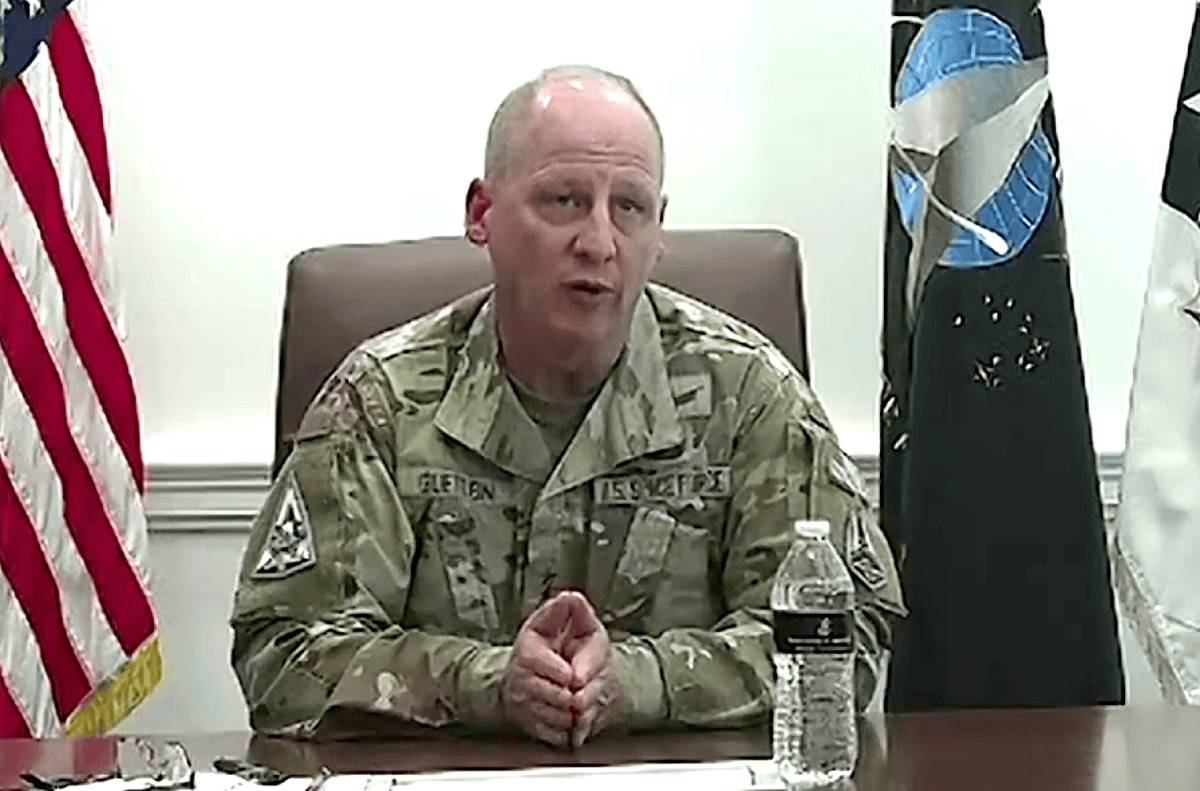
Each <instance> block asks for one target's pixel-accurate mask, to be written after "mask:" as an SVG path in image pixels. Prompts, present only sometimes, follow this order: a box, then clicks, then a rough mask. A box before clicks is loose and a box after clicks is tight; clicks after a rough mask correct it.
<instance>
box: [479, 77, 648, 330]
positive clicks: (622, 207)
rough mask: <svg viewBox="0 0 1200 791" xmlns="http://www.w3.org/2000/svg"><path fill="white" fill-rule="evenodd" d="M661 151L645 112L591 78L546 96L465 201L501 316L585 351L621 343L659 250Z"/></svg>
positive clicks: (550, 89) (548, 90) (556, 87)
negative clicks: (496, 173) (501, 168)
mask: <svg viewBox="0 0 1200 791" xmlns="http://www.w3.org/2000/svg"><path fill="white" fill-rule="evenodd" d="M658 158H659V157H658V142H657V138H656V136H655V134H654V130H653V127H652V126H651V124H650V121H649V119H648V118H647V117H646V114H645V113H644V112H643V111H642V109H641V108H640V107H639V106H638V105H637V103H636V102H634V100H633V99H632V98H630V97H629V96H628V95H626V94H625V93H623V92H621V91H619V90H617V89H615V88H613V87H611V86H608V85H606V84H604V83H602V82H598V81H594V80H588V79H569V80H563V81H559V82H554V83H551V84H549V85H547V86H545V87H544V88H543V89H542V90H541V91H540V92H539V93H538V95H537V96H536V98H535V99H534V103H533V108H532V110H531V111H530V115H529V117H528V118H527V120H526V122H525V123H524V124H520V125H518V126H517V128H516V129H515V130H514V132H513V135H512V143H511V148H510V154H509V161H508V167H507V168H506V169H505V172H504V173H503V174H502V176H501V177H499V178H494V179H491V180H489V181H487V182H483V183H482V184H479V185H477V189H475V190H474V192H473V193H472V194H473V196H474V197H473V198H472V200H471V202H470V205H469V206H468V227H469V229H470V230H471V235H472V238H474V239H476V241H480V242H484V243H486V245H487V248H488V253H489V255H490V256H491V260H492V268H493V274H494V277H495V283H496V300H497V306H498V311H499V315H500V317H501V321H505V320H506V319H505V317H506V316H517V317H519V319H518V320H519V321H521V322H524V323H526V325H527V326H529V325H533V326H538V325H540V326H541V328H542V329H543V330H544V332H545V333H547V335H546V336H545V337H546V339H547V340H548V341H553V340H557V341H560V342H561V341H563V340H566V341H570V342H574V343H577V344H579V345H580V348H581V349H588V348H600V347H601V346H602V345H606V344H602V343H601V342H602V341H603V340H606V339H607V340H608V341H610V342H612V341H613V340H615V339H619V342H622V343H623V342H624V340H625V338H626V337H627V335H628V332H629V324H630V319H631V316H632V314H633V309H634V306H635V305H636V302H637V298H638V295H639V294H640V293H641V290H642V287H643V286H644V285H645V283H646V279H647V278H648V277H649V275H650V270H651V268H652V267H653V265H654V263H655V262H656V261H657V260H658V257H659V256H660V254H661V252H662V231H661V224H660V220H661V212H662V200H661V198H660V196H659V189H658V188H659V167H660V165H659V161H658ZM509 320H511V319H509ZM533 337H540V336H538V335H536V334H535V335H534V336H533Z"/></svg>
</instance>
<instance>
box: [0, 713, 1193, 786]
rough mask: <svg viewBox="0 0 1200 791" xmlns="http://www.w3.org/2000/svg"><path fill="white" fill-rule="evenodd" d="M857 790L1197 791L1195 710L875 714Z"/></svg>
mask: <svg viewBox="0 0 1200 791" xmlns="http://www.w3.org/2000/svg"><path fill="white" fill-rule="evenodd" d="M859 730H860V739H861V746H860V756H861V757H860V762H859V766H858V769H857V771H856V772H855V787H856V789H857V791H876V790H877V789H888V790H889V791H900V790H901V789H905V790H907V789H912V791H941V790H943V789H944V790H945V791H968V790H969V791H991V789H996V790H997V791H999V790H1000V789H1003V791H1040V790H1041V789H1047V790H1048V791H1049V790H1051V789H1052V790H1053V791H1116V790H1117V789H1138V791H1142V789H1149V791H1184V790H1185V789H1186V791H1197V789H1200V707H1196V708H1189V707H1167V706H1155V707H1145V708H1143V707H1113V708H1089V709H1058V710H1007V711H963V712H943V713H936V714H906V715H899V716H886V717H885V716H882V715H874V716H871V717H868V718H866V719H865V720H863V721H862V722H861V723H860V728H859ZM180 741H181V742H183V744H184V745H185V746H186V748H187V749H188V751H189V753H190V754H191V756H192V759H193V763H194V764H195V767H196V768H197V769H209V768H211V766H212V760H213V759H214V758H217V757H222V756H229V757H238V758H246V759H248V760H249V761H251V762H254V763H256V764H261V765H266V766H271V767H273V768H275V769H279V770H282V771H286V772H292V773H298V774H315V773H316V772H317V771H318V770H319V769H320V768H321V767H322V766H324V767H328V768H329V769H330V770H332V771H334V772H342V773H346V772H388V773H400V772H422V771H437V770H443V769H484V768H487V769H501V768H524V767H533V766H556V765H582V766H605V765H612V764H620V763H636V762H661V761H667V762H675V761H718V760H729V759H737V758H764V757H768V756H769V755H770V739H769V736H768V734H767V732H766V731H765V730H762V729H754V730H746V731H711V732H701V731H696V732H668V733H643V734H636V735H633V736H620V735H614V736H602V737H600V738H599V739H597V740H596V741H594V742H593V743H591V744H589V745H587V746H585V747H584V748H583V749H582V750H580V751H579V752H576V753H564V752H559V751H556V750H552V749H549V748H546V747H542V746H540V745H538V744H534V743H532V742H530V741H527V740H524V739H475V738H472V739H465V738H429V739H421V740H404V741H392V742H331V743H324V744H311V743H299V742H292V741H287V740H282V739H272V738H264V737H261V736H250V735H248V734H218V735H195V736H185V737H182V738H180ZM117 747H118V741H117V739H116V738H98V739H51V740H45V741H31V740H13V741H7V742H3V741H0V788H13V787H17V788H20V787H24V785H23V783H22V781H20V779H19V775H20V774H21V773H22V772H27V771H34V772H37V773H39V774H41V775H43V776H47V775H60V774H72V773H74V774H92V773H102V772H106V771H111V769H112V768H113V766H114V763H115V761H116V756H117Z"/></svg>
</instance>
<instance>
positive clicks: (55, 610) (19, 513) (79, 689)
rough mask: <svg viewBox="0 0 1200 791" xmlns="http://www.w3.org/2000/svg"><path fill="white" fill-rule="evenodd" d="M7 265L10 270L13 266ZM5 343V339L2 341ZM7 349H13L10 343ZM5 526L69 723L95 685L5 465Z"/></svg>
mask: <svg viewBox="0 0 1200 791" xmlns="http://www.w3.org/2000/svg"><path fill="white" fill-rule="evenodd" d="M3 266H5V267H7V264H4V265H3ZM4 296H5V297H7V296H8V295H7V294H5V295H4ZM0 305H4V306H5V307H6V308H7V307H8V302H7V300H6V299H3V298H0ZM6 312H7V311H6ZM3 342H4V339H3V338H2V337H0V343H3ZM4 345H5V346H6V347H7V345H8V344H7V343H4ZM6 350H7V349H6ZM0 525H4V529H3V530H0V572H3V574H4V576H5V577H7V578H8V584H9V586H10V587H12V590H13V594H15V595H16V597H17V601H18V602H20V604H21V609H22V610H24V611H25V618H26V620H28V621H29V628H31V629H32V630H33V634H34V637H35V638H36V639H37V643H38V650H39V651H40V652H41V655H42V665H43V666H44V667H45V668H46V675H47V676H49V678H50V691H51V693H52V694H53V695H54V708H55V710H56V711H57V712H58V718H59V719H60V720H63V721H65V720H66V719H67V717H69V716H70V715H71V712H72V711H74V710H75V707H76V706H77V705H79V702H80V701H81V700H83V699H84V697H85V696H86V695H87V694H88V691H89V690H90V689H91V682H90V681H89V680H88V677H87V673H86V672H85V671H84V669H83V663H82V662H81V661H80V659H79V655H78V654H77V653H76V652H75V646H74V645H73V644H72V643H71V638H70V637H69V636H68V635H67V626H66V623H64V621H63V609H62V598H61V597H60V596H59V594H58V582H57V581H56V580H55V579H54V572H53V571H51V570H50V564H49V563H48V562H46V556H45V555H44V554H43V553H42V545H41V543H40V542H39V541H38V537H37V531H36V530H35V529H34V527H33V523H32V522H30V521H29V514H27V513H25V506H24V505H22V503H21V499H20V496H19V495H18V494H17V490H16V489H14V488H13V485H12V481H11V480H10V479H9V477H8V470H6V469H4V468H3V467H0Z"/></svg>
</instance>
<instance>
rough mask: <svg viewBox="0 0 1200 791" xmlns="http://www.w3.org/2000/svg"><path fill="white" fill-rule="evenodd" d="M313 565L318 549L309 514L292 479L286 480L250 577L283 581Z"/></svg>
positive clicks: (315, 561) (315, 562)
mask: <svg viewBox="0 0 1200 791" xmlns="http://www.w3.org/2000/svg"><path fill="white" fill-rule="evenodd" d="M315 565H317V548H316V544H315V543H314V542H313V537H312V527H311V525H310V524H309V521H308V511H307V510H306V509H305V507H304V498H303V497H302V496H301V495H300V488H299V487H298V486H297V485H296V479H295V477H289V478H288V481H287V487H286V488H285V489H284V491H283V497H282V498H280V500H279V506H278V507H277V509H276V511H275V518H274V519H273V520H272V522H271V532H270V533H269V534H268V535H267V540H266V543H265V544H263V548H262V553H261V554H260V555H259V556H258V562H257V563H255V564H254V573H253V575H252V576H253V577H254V578H255V579H283V578H284V577H289V576H291V575H292V574H295V573H297V572H300V571H304V570H305V569H310V568H312V567H313V566H315Z"/></svg>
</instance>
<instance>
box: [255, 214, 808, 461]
mask: <svg viewBox="0 0 1200 791" xmlns="http://www.w3.org/2000/svg"><path fill="white" fill-rule="evenodd" d="M666 244H667V253H666V255H665V256H663V260H662V261H661V262H659V264H658V267H657V268H656V269H655V271H654V274H653V279H654V280H656V281H658V282H661V283H664V284H666V285H668V286H671V287H672V288H675V289H677V290H679V291H682V292H684V293H687V294H690V295H691V296H693V297H696V298H698V299H700V300H703V301H704V302H707V303H709V304H711V305H714V306H716V307H718V308H720V309H721V310H724V311H725V312H727V313H730V314H732V315H734V316H736V317H738V318H740V319H742V320H743V321H745V322H747V323H749V324H751V325H753V326H755V327H756V328H758V330H759V331H760V332H762V333H763V334H764V335H766V336H767V337H768V338H770V339H771V340H772V341H774V342H775V344H776V345H777V346H778V347H779V348H780V350H781V351H782V352H783V353H784V354H785V355H787V357H788V358H789V359H790V360H791V361H792V363H793V364H794V365H795V366H796V367H797V369H799V370H800V372H801V373H802V374H804V375H805V376H808V351H807V345H806V343H805V320H804V293H803V288H802V282H801V281H802V278H801V267H800V251H799V246H798V245H797V243H796V239H795V238H794V237H792V236H790V235H789V234H787V233H785V232H783V231H775V230H704V231H669V232H668V233H667V242H666ZM490 274H491V273H490V269H489V265H488V260H487V256H486V253H485V252H484V251H482V250H479V249H478V248H476V247H474V246H473V245H471V244H469V243H468V242H466V241H465V240H463V239H458V238H436V239H423V240H419V241H412V242H388V243H386V244H369V245H338V246H334V247H322V248H318V249H315V250H309V251H307V252H303V253H301V254H300V255H298V256H296V257H295V258H293V259H292V261H291V262H290V263H289V264H288V276H287V290H286V293H285V296H284V304H283V331H282V334H281V335H280V340H279V390H278V393H277V397H276V402H275V461H274V464H273V465H272V476H274V474H275V473H277V472H278V471H279V468H280V467H281V466H282V464H283V460H284V458H285V457H286V456H287V453H288V450H289V448H290V445H291V438H292V434H293V433H294V432H295V430H296V428H297V426H299V424H300V419H301V417H303V415H304V410H305V409H306V408H307V406H308V403H309V401H311V400H312V398H313V397H314V396H315V395H316V394H317V391H318V390H319V389H320V387H321V384H322V383H323V382H324V381H325V379H326V378H327V377H328V376H329V375H330V374H331V373H332V372H333V371H334V369H335V368H336V367H337V366H338V364H339V363H340V362H341V360H342V358H344V357H345V356H346V355H347V354H348V353H349V352H350V351H351V350H353V349H354V347H355V346H357V345H358V344H359V343H361V342H362V341H364V340H366V339H367V338H370V337H371V336H372V335H375V334H377V333H379V332H382V331H384V330H386V329H389V328H391V327H395V326H397V325H399V324H403V323H404V322H406V321H408V320H409V319H413V318H416V317H417V316H420V315H422V314H423V313H426V312H428V311H430V310H432V309H434V308H436V307H438V306H440V305H444V304H445V303H447V302H450V301H451V300H453V299H455V298H456V297H458V296H461V295H463V294H466V293H467V292H468V291H471V290H473V289H475V288H478V287H479V286H482V285H484V284H486V283H487V282H489V281H490Z"/></svg>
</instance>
